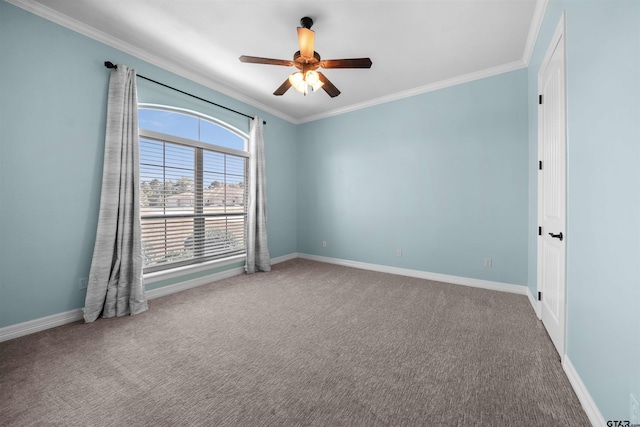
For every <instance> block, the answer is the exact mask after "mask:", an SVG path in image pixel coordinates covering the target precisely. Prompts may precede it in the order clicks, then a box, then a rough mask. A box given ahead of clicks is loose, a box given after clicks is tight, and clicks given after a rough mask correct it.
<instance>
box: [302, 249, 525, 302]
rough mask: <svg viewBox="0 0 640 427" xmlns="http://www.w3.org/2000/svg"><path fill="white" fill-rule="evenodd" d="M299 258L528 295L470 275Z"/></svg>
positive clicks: (521, 289) (518, 287) (521, 288)
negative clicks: (461, 275)
mask: <svg viewBox="0 0 640 427" xmlns="http://www.w3.org/2000/svg"><path fill="white" fill-rule="evenodd" d="M298 257H299V258H303V259H308V260H312V261H319V262H326V263H329V264H337V265H343V266H345V267H353V268H359V269H362V270H372V271H379V272H381V273H390V274H397V275H399V276H408V277H415V278H418V279H426V280H434V281H437V282H445V283H452V284H454V285H463V286H471V287H474V288H482V289H490V290H493V291H501V292H509V293H512V294H519V295H526V294H527V293H528V288H527V287H526V286H522V285H512V284H510V283H501V282H493V281H490V280H481V279H473V278H470V277H460V276H450V275H447V274H440V273H430V272H428V271H422V270H412V269H409V268H400V267H390V266H388V265H380V264H369V263H366V262H359V261H350V260H346V259H338V258H329V257H323V256H318V255H310V254H298Z"/></svg>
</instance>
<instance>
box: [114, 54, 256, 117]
mask: <svg viewBox="0 0 640 427" xmlns="http://www.w3.org/2000/svg"><path fill="white" fill-rule="evenodd" d="M104 66H105V67H107V68H115V69H116V70H117V69H118V66H117V65H115V64H114V63H113V62H111V61H105V62H104ZM136 76H137V77H140V78H141V79H145V80H148V81H150V82H152V83H155V84H157V85H160V86H164V87H166V88H169V89H171V90H175V91H176V92H180V93H182V94H184V95H187V96H190V97H192V98H195V99H199V100H200V101H204V102H207V103H209V104H212V105H215V106H216V107H220V108H224V109H225V110H227V111H231V112H232V113H236V114H240V115H241V116H245V117H248V118H250V119H251V120H253V117H252V116H250V115H248V114H245V113H241V112H240V111H236V110H232V109H231V108H229V107H225V106H224V105H220V104H216V103H215V102H211V101H209V100H207V99H204V98H200V97H199V96H196V95H192V94H190V93H188V92H185V91H183V90H180V89H176V88H175V87H171V86H169V85H166V84H164V83H160V82H158V81H156V80H153V79H150V78H149V77H145V76H142V75H140V74H136ZM262 124H265V125H266V124H267V122H265V121H262Z"/></svg>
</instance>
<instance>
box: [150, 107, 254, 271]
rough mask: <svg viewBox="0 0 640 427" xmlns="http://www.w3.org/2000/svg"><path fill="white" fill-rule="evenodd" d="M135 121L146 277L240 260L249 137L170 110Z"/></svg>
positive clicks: (153, 110)
mask: <svg viewBox="0 0 640 427" xmlns="http://www.w3.org/2000/svg"><path fill="white" fill-rule="evenodd" d="M138 120H139V132H140V212H141V222H142V250H143V257H144V273H145V274H146V273H153V272H158V271H162V270H169V269H173V268H177V267H182V266H187V265H191V264H200V263H203V262H207V261H212V260H218V259H223V258H229V257H232V256H234V255H242V254H244V253H245V249H246V245H245V234H246V233H245V224H246V217H247V209H246V207H247V203H246V201H247V193H246V187H247V186H246V185H245V184H246V182H247V165H248V158H249V153H248V151H247V146H248V144H247V136H246V135H245V134H243V133H242V132H240V131H238V130H237V129H234V128H233V127H231V126H228V125H226V124H224V123H221V122H218V121H216V120H215V119H213V118H211V117H207V116H204V115H201V114H198V113H195V112H191V111H186V110H181V109H173V108H168V107H160V106H150V105H140V107H139V109H138Z"/></svg>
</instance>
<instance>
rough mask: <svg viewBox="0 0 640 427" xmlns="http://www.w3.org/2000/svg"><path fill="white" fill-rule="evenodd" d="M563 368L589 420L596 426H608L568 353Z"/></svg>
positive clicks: (563, 361)
mask: <svg viewBox="0 0 640 427" xmlns="http://www.w3.org/2000/svg"><path fill="white" fill-rule="evenodd" d="M562 368H563V369H564V372H565V374H566V375H567V378H569V382H570V383H571V386H572V387H573V391H575V392H576V395H577V396H578V400H579V401H580V404H582V408H583V409H584V412H585V413H586V414H587V417H588V418H589V421H591V425H593V426H594V427H606V425H607V422H606V421H605V419H604V417H603V416H602V414H601V413H600V410H599V409H598V405H596V402H594V401H593V398H592V397H591V395H590V394H589V390H587V387H586V386H585V385H584V383H583V382H582V379H581V378H580V375H578V372H577V371H576V368H574V367H573V364H572V363H571V360H569V356H567V355H565V356H564V358H563V360H562Z"/></svg>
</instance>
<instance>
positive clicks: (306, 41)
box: [298, 27, 316, 58]
mask: <svg viewBox="0 0 640 427" xmlns="http://www.w3.org/2000/svg"><path fill="white" fill-rule="evenodd" d="M315 38H316V34H315V32H314V31H313V30H310V29H308V28H303V27H298V44H299V45H300V55H301V56H304V57H306V58H313V48H314V46H313V43H314V41H315Z"/></svg>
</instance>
